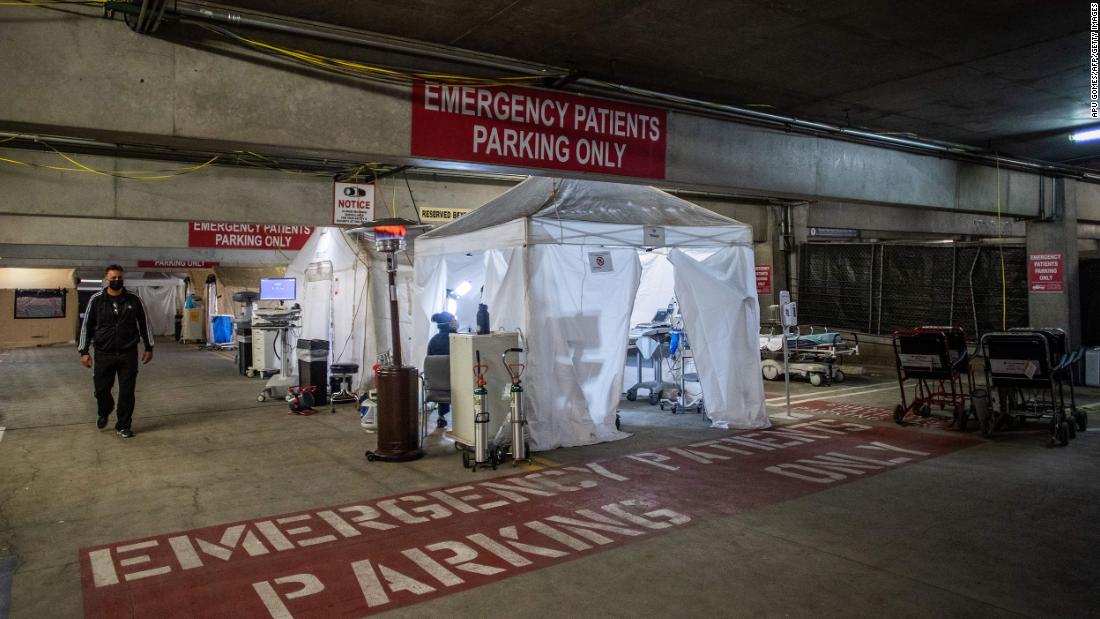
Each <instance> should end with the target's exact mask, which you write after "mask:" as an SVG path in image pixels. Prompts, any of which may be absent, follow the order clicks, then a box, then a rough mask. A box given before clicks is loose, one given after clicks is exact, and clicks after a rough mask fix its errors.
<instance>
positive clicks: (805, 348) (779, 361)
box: [760, 325, 863, 387]
mask: <svg viewBox="0 0 1100 619" xmlns="http://www.w3.org/2000/svg"><path fill="white" fill-rule="evenodd" d="M777 330H778V331H780V333H778V334H777V333H776V331H777ZM781 330H782V329H781V327H778V326H776V325H772V327H771V329H770V331H769V333H768V334H766V335H765V334H761V335H760V370H761V373H763V375H764V378H766V379H768V380H779V379H780V378H782V377H783V335H782V332H781ZM803 330H805V331H807V332H806V333H803ZM851 338H852V342H853V344H852V345H849V344H848V341H847V340H846V339H845V338H844V336H843V335H841V334H840V333H837V332H835V331H829V330H828V329H825V330H822V331H815V327H811V326H807V327H798V328H797V333H795V334H789V335H787V369H788V371H789V372H790V374H791V375H792V376H803V377H808V378H809V379H810V384H811V385H813V386H815V387H816V386H818V385H822V384H825V383H829V382H837V383H840V382H844V379H845V377H846V376H847V375H857V374H862V373H863V368H862V367H860V366H854V365H845V360H846V359H847V360H849V363H850V358H851V357H853V356H855V355H858V354H859V338H858V336H856V335H855V334H851Z"/></svg>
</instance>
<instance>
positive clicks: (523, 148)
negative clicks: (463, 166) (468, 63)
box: [412, 81, 668, 178]
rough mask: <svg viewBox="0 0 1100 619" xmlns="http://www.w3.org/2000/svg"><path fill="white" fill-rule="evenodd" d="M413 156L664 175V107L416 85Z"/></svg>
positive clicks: (539, 92) (528, 90)
mask: <svg viewBox="0 0 1100 619" xmlns="http://www.w3.org/2000/svg"><path fill="white" fill-rule="evenodd" d="M412 96H413V106H412V154H413V155H416V156H422V157H432V158H436V159H449V160H454V161H476V162H481V163H494V164H500V165H506V166H518V167H532V168H543V169H553V170H573V171H577V172H597V173H601V174H616V175H619V176H634V177H642V178H664V177H665V141H666V136H667V134H668V129H667V127H668V123H667V115H666V114H665V112H664V110H659V109H656V108H648V107H642V106H639V105H630V104H626V103H619V102H614V101H606V100H603V99H595V98H592V97H585V96H581V95H571V94H564V93H560V92H549V91H542V90H537V89H534V88H515V87H511V86H493V87H478V86H463V85H452V84H443V83H439V82H432V81H417V82H415V83H414V84H413V93H412Z"/></svg>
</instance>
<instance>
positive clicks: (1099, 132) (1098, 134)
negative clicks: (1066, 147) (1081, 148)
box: [1069, 127, 1100, 142]
mask: <svg viewBox="0 0 1100 619" xmlns="http://www.w3.org/2000/svg"><path fill="white" fill-rule="evenodd" d="M1096 139H1100V127H1097V128H1094V129H1086V130H1085V131H1078V132H1077V133H1071V134H1070V136H1069V141H1070V142H1088V141H1090V140H1096Z"/></svg>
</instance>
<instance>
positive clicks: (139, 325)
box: [77, 288, 153, 355]
mask: <svg viewBox="0 0 1100 619" xmlns="http://www.w3.org/2000/svg"><path fill="white" fill-rule="evenodd" d="M138 339H141V340H143V341H144V342H145V350H153V337H152V336H151V335H150V333H149V323H148V321H147V320H146V318H145V304H144V303H142V302H141V299H140V298H138V296H137V295H136V294H134V293H132V292H130V291H129V290H126V289H125V288H123V289H122V294H121V295H119V296H117V297H112V296H110V295H109V294H107V289H106V288H104V289H103V290H100V291H99V292H97V293H95V294H93V295H92V298H91V299H89V300H88V309H87V310H86V311H85V312H84V324H83V325H81V327H80V341H79V342H77V350H78V351H79V352H80V354H81V355H86V354H88V348H90V347H91V346H92V343H93V342H94V343H95V349H96V352H125V351H128V350H131V349H134V348H137V344H138Z"/></svg>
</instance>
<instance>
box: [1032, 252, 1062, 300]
mask: <svg viewBox="0 0 1100 619" xmlns="http://www.w3.org/2000/svg"><path fill="white" fill-rule="evenodd" d="M1027 265H1028V269H1027V273H1028V275H1027V281H1028V290H1030V291H1031V292H1065V290H1066V281H1065V279H1066V278H1065V271H1064V270H1063V269H1062V254H1030V255H1029V256H1028V257H1027Z"/></svg>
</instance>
